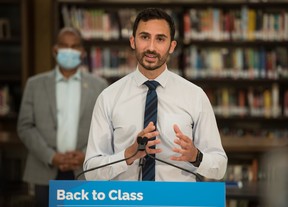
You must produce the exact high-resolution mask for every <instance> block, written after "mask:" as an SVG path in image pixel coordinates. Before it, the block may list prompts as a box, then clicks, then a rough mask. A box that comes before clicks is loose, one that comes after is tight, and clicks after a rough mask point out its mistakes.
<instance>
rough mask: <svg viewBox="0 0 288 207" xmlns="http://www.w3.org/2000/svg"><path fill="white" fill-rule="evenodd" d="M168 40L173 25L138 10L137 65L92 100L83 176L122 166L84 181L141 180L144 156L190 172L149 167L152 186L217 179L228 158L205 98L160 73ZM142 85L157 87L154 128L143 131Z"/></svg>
mask: <svg viewBox="0 0 288 207" xmlns="http://www.w3.org/2000/svg"><path fill="white" fill-rule="evenodd" d="M174 35H175V26H174V23H173V20H172V18H171V17H170V16H169V15H168V14H167V13H166V12H165V11H163V10H161V9H157V8H151V9H145V10H143V11H142V12H140V13H139V14H138V16H137V17H136V20H135V22H134V26H133V35H132V36H131V37H130V45H131V47H132V49H134V50H135V54H136V59H137V61H138V66H137V68H136V70H135V71H134V72H132V73H130V74H128V75H127V76H125V77H124V78H122V79H120V80H119V81H117V82H115V83H114V84H112V85H110V86H109V87H108V88H106V89H105V90H104V91H103V92H102V93H101V94H100V95H99V97H98V99H97V101H96V105H95V107H94V111H93V116H92V121H91V127H90V133H89V140H88V146H87V151H86V157H85V161H84V170H89V169H92V168H95V167H99V166H102V165H105V164H109V163H111V162H115V161H117V160H121V159H126V160H125V161H123V162H118V163H116V164H113V165H108V166H106V167H102V168H100V169H97V170H91V171H89V172H86V173H85V176H86V179H87V180H141V176H140V174H141V168H142V166H141V165H139V162H140V160H142V159H143V158H144V157H145V156H146V152H147V153H148V154H151V155H153V154H155V156H156V158H158V159H161V160H164V161H166V162H169V163H172V164H174V165H176V166H179V167H180V168H182V169H187V170H188V171H190V172H193V173H189V172H187V171H185V170H181V169H179V168H175V167H173V166H170V165H168V164H165V163H163V162H159V161H156V167H155V179H154V180H155V181H195V180H196V176H195V174H200V175H201V176H203V177H206V178H209V179H221V178H223V176H224V174H225V172H226V167H227V156H226V153H225V151H224V150H223V147H222V144H221V138H220V135H219V131H218V128H217V123H216V119H215V115H214V113H213V109H212V106H211V104H210V102H209V99H208V98H207V96H206V94H205V93H204V92H203V90H202V89H201V88H200V87H198V86H196V85H194V84H193V83H191V82H189V81H187V80H185V79H184V78H182V77H180V76H178V75H176V74H174V73H172V72H170V71H169V70H168V68H167V64H166V62H167V59H168V57H169V55H170V54H171V53H173V51H174V49H175V47H176V45H177V42H176V41H175V40H174ZM147 80H153V81H157V82H158V83H159V86H158V87H157V88H156V93H157V96H158V113H157V124H156V125H154V123H153V122H150V123H149V124H148V126H147V127H144V129H143V122H144V110H145V100H146V94H147V91H148V88H147V86H146V85H145V84H144V83H145V82H146V81H147ZM155 136H156V139H155V140H154V139H152V138H153V137H155ZM137 137H140V138H144V137H146V138H148V140H149V141H148V143H147V145H146V151H138V152H137V149H138V142H137ZM151 146H155V148H154V149H152V148H150V147H151ZM136 152H137V153H136ZM135 153H136V154H135ZM132 155H134V156H132Z"/></svg>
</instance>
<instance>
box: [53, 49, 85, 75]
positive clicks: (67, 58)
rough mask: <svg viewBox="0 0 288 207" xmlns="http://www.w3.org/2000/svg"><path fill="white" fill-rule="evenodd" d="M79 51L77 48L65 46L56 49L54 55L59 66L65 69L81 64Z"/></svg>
mask: <svg viewBox="0 0 288 207" xmlns="http://www.w3.org/2000/svg"><path fill="white" fill-rule="evenodd" d="M80 56H81V52H80V51H78V50H74V49H70V48H65V49H58V53H57V56H56V60H57V63H58V64H59V65H60V66H61V68H63V69H66V70H72V69H75V68H77V66H79V65H80V64H81V57H80Z"/></svg>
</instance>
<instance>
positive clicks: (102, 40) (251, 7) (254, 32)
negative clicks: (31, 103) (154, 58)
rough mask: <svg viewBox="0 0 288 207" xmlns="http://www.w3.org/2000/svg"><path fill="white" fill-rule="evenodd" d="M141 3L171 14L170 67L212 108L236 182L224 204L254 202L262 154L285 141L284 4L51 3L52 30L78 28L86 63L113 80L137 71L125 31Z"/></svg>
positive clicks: (287, 26)
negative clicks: (239, 184) (173, 28)
mask: <svg viewBox="0 0 288 207" xmlns="http://www.w3.org/2000/svg"><path fill="white" fill-rule="evenodd" d="M147 7H160V8H163V9H166V10H167V11H168V12H169V13H170V14H171V15H172V16H173V18H174V19H175V23H176V29H177V32H176V39H177V41H178V45H177V49H176V51H175V53H174V54H173V56H172V57H171V58H170V61H169V63H168V67H169V69H171V70H173V71H175V72H176V73H178V74H180V75H182V76H183V77H185V78H186V79H188V80H190V81H191V82H193V83H195V84H197V85H199V86H201V87H202V88H203V89H204V91H205V92H206V93H207V95H208V97H209V99H210V101H211V103H212V105H213V108H214V111H215V114H216V118H217V123H218V125H219V129H220V132H221V137H222V141H223V145H224V148H225V150H226V152H227V154H228V158H229V166H228V169H227V175H226V176H225V180H227V181H241V182H242V187H241V188H239V187H237V188H233V187H231V188H229V187H227V206H234V205H237V204H239V203H241V204H242V205H243V206H257V205H258V203H259V199H260V195H259V193H258V192H259V191H258V188H259V185H258V184H259V183H260V182H261V181H262V180H265V173H263V172H262V171H261V168H260V165H259V164H260V163H259V162H260V160H261V157H262V155H263V154H264V153H266V152H268V151H270V150H271V149H275V148H279V147H282V146H287V144H288V130H287V127H286V124H285V123H287V121H288V58H287V57H288V2H287V1H276V0H273V1H272V0H271V1H269V0H265V1H261V0H259V1H249V0H214V1H213V0H209V1H204V0H202V1H201V0H194V1H189V0H181V1H172V0H171V1H169V0H165V1H161V0H160V1H153V0H145V1H141V0H134V1H133V0H118V1H117V0H98V1H89V0H54V2H53V9H52V10H53V12H54V14H53V15H54V18H55V19H54V25H53V27H54V28H53V34H52V35H53V37H54V38H55V37H56V34H57V32H58V31H59V29H60V28H61V27H63V26H74V27H77V28H78V29H79V30H80V31H81V33H82V35H83V37H84V38H85V46H86V49H87V52H88V57H87V68H88V69H89V71H90V72H91V73H93V74H95V75H100V76H103V77H105V78H107V79H108V80H110V81H111V82H113V81H115V80H117V79H119V78H121V77H122V76H123V75H125V74H127V73H129V72H130V71H132V70H134V69H135V66H136V62H135V60H134V57H133V55H132V54H131V50H130V47H129V36H130V34H131V26H132V22H133V18H135V15H136V14H137V11H138V10H140V9H143V8H147ZM228 201H229V202H228Z"/></svg>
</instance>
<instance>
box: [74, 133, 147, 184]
mask: <svg viewBox="0 0 288 207" xmlns="http://www.w3.org/2000/svg"><path fill="white" fill-rule="evenodd" d="M147 142H148V138H147V137H143V138H142V137H137V143H138V149H137V150H136V151H135V153H134V154H133V155H131V156H130V157H127V158H124V159H121V160H116V161H114V162H110V163H107V164H105V165H100V166H97V167H93V168H90V169H87V170H84V171H82V172H81V173H79V174H78V175H77V176H76V180H78V178H79V177H80V176H81V175H83V174H85V173H87V172H90V171H93V170H97V169H99V168H102V167H107V166H109V165H113V164H116V163H119V162H123V161H126V160H128V159H130V158H132V157H134V156H135V155H136V154H137V153H138V152H139V151H144V150H145V146H146V144H147Z"/></svg>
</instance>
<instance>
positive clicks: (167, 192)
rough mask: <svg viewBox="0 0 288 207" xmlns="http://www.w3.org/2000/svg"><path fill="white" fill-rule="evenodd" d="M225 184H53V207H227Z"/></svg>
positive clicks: (51, 201)
mask: <svg viewBox="0 0 288 207" xmlns="http://www.w3.org/2000/svg"><path fill="white" fill-rule="evenodd" d="M225 197H226V195H225V183H223V182H147V181H145V182H139V181H76V180H75V181H56V180H55V181H54V180H53V181H50V188H49V207H80V206H81V207H127V206H129V207H140V206H141V207H142V206H143V207H145V206H147V207H157V206H158V207H172V206H176V207H202V206H203V207H224V206H225Z"/></svg>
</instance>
